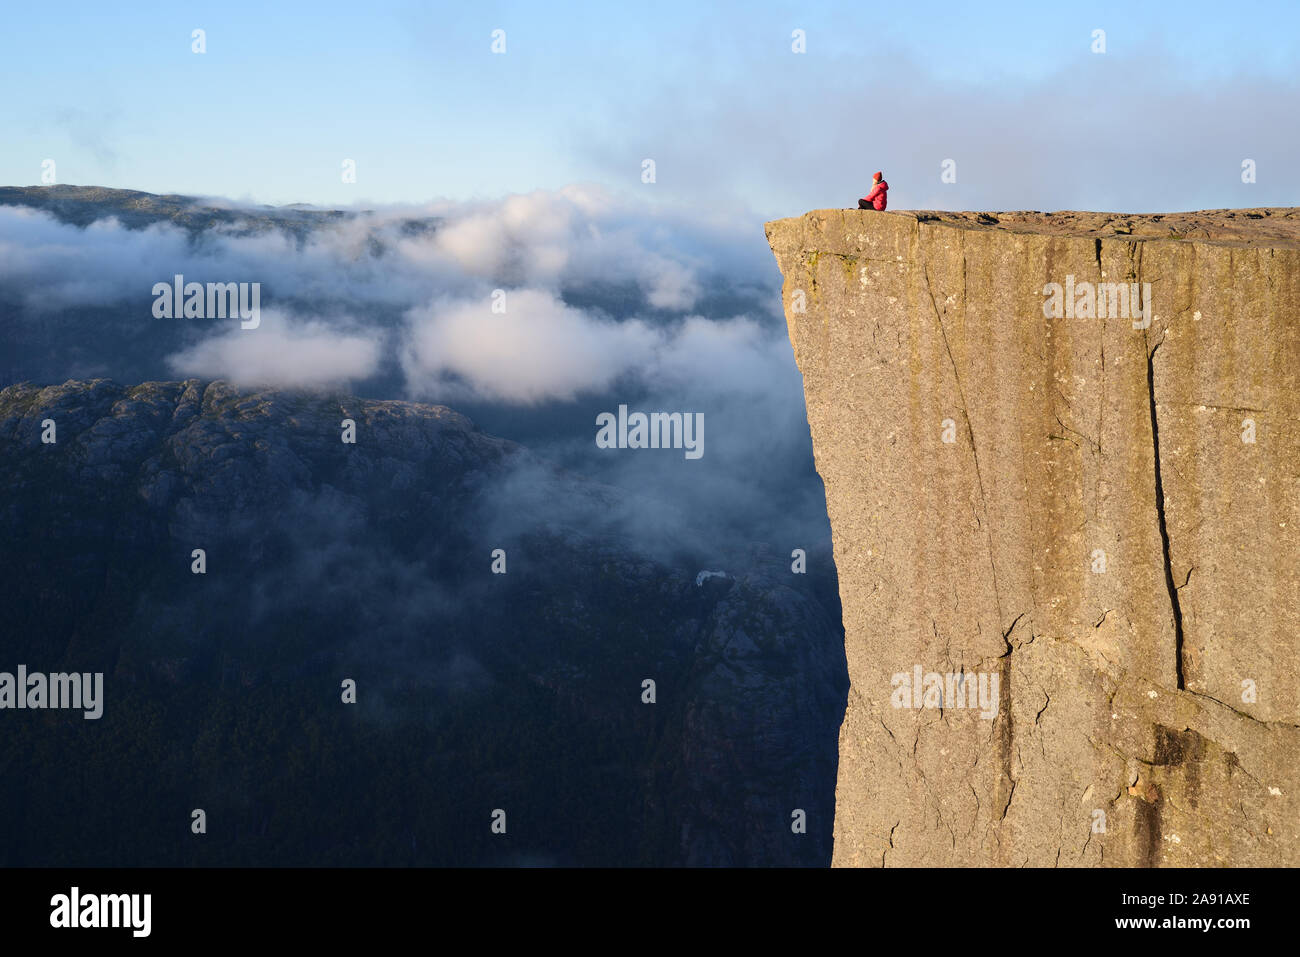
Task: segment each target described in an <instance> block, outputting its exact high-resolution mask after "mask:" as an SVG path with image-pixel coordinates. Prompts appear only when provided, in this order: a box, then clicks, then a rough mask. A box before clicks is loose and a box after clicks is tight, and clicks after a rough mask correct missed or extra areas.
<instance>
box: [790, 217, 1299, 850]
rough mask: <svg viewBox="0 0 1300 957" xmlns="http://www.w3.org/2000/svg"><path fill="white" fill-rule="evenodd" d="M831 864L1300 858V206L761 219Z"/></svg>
mask: <svg viewBox="0 0 1300 957" xmlns="http://www.w3.org/2000/svg"><path fill="white" fill-rule="evenodd" d="M766 228H767V236H768V240H769V242H770V243H771V246H772V249H773V251H774V253H775V254H776V258H777V261H778V263H779V265H780V268H781V272H782V273H783V275H784V277H785V284H784V291H783V299H784V303H785V310H786V317H787V321H788V325H789V332H790V340H791V342H792V344H793V346H794V355H795V359H796V361H797V362H798V365H799V368H800V370H801V371H802V373H803V378H804V393H805V396H806V399H807V407H808V421H809V425H810V427H811V430H812V438H813V446H814V452H815V456H816V464H817V470H818V472H819V473H820V474H821V476H822V479H823V480H824V482H825V484H826V503H827V509H828V511H829V514H830V520H831V525H832V528H833V532H834V554H835V561H836V564H837V566H838V570H839V582H840V594H841V599H842V604H843V613H844V626H845V633H846V634H845V642H846V651H847V656H848V666H849V677H850V681H851V690H850V694H849V702H848V710H847V713H846V715H845V718H844V723H843V725H842V727H841V729H840V764H839V776H838V784H837V788H836V820H835V828H834V841H835V844H834V863H835V864H836V865H874V866H881V865H888V866H896V865H959V866H961V865H966V866H981V865H1004V866H1020V865H1031V866H1049V867H1050V866H1053V865H1060V866H1067V865H1072V866H1098V865H1106V866H1112V865H1113V866H1215V865H1245V866H1254V865H1292V866H1295V865H1297V864H1300V833H1298V831H1300V766H1298V762H1297V760H1296V758H1297V755H1300V612H1298V611H1297V608H1298V607H1300V484H1298V483H1300V429H1298V428H1297V420H1298V419H1300V388H1298V386H1300V381H1298V380H1300V315H1298V314H1297V312H1298V310H1300V210H1297V209H1255V210H1218V211H1204V212H1197V213H1179V214H1168V215H1122V214H1108V213H1079V212H1062V213H1037V212H1014V213H947V212H933V213H931V212H892V211H891V212H887V213H880V212H875V211H870V210H865V211H864V210H836V209H830V210H818V211H815V212H810V213H808V214H806V215H804V216H801V217H798V218H794V219H784V220H779V221H775V222H771V223H768V224H767V227H766Z"/></svg>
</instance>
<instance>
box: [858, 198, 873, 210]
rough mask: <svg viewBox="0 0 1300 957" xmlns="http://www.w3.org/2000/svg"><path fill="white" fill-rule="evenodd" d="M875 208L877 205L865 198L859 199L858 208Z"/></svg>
mask: <svg viewBox="0 0 1300 957" xmlns="http://www.w3.org/2000/svg"><path fill="white" fill-rule="evenodd" d="M875 208H876V207H874V206H872V205H871V204H870V203H868V202H867V201H866V200H865V199H860V200H858V209H875Z"/></svg>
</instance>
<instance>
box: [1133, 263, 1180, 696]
mask: <svg viewBox="0 0 1300 957" xmlns="http://www.w3.org/2000/svg"><path fill="white" fill-rule="evenodd" d="M1140 283H1141V279H1140V278H1139V286H1138V288H1139V289H1140V288H1141V285H1140ZM1162 345H1164V340H1163V339H1161V340H1160V341H1159V342H1157V343H1156V345H1155V348H1154V349H1152V350H1151V351H1150V352H1149V353H1147V391H1148V393H1149V395H1150V397H1151V444H1152V446H1153V447H1154V449H1153V451H1154V452H1155V460H1156V463H1155V476H1156V520H1157V522H1158V523H1159V525H1160V548H1161V551H1162V552H1163V554H1164V560H1165V587H1166V588H1167V589H1168V591H1169V605H1170V607H1171V608H1172V609H1173V614H1174V674H1175V675H1176V676H1177V683H1178V690H1179V691H1183V690H1185V689H1186V687H1187V685H1186V682H1185V679H1184V676H1183V610H1182V606H1180V605H1179V604H1178V586H1177V585H1176V584H1175V583H1174V566H1173V562H1172V561H1171V560H1170V557H1169V523H1168V522H1167V521H1166V519H1165V483H1164V480H1163V478H1162V477H1161V474H1160V422H1159V417H1158V416H1157V415H1156V353H1157V352H1158V351H1159V350H1160V347H1161V346H1162Z"/></svg>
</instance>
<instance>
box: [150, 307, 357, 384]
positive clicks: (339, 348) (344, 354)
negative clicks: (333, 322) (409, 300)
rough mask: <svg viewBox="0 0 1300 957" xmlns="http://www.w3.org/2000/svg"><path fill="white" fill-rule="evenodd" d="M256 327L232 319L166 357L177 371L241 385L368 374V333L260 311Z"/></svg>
mask: <svg viewBox="0 0 1300 957" xmlns="http://www.w3.org/2000/svg"><path fill="white" fill-rule="evenodd" d="M261 319H262V321H261V324H260V325H259V326H258V327H257V328H256V329H242V328H240V326H239V324H238V323H233V324H232V325H231V326H230V327H229V328H228V329H227V331H225V332H222V333H219V334H217V335H212V336H209V337H208V338H206V339H204V340H203V341H201V342H199V343H198V344H197V345H195V346H193V347H191V348H189V349H187V350H185V351H183V352H180V353H177V354H176V355H174V356H172V357H171V358H170V359H169V360H168V364H169V365H170V366H171V368H172V370H173V371H174V372H175V373H176V374H178V375H181V376H185V377H190V376H195V377H198V378H203V379H228V380H230V381H231V382H234V383H235V384H236V385H241V386H263V385H282V386H297V387H309V386H325V385H340V384H346V383H348V382H350V381H353V380H356V379H364V378H366V377H368V376H371V375H373V374H374V372H375V370H376V368H377V367H378V365H379V359H380V352H381V350H380V342H379V341H378V339H377V338H375V334H374V333H364V332H362V333H352V334H350V333H346V332H343V331H341V330H340V329H338V328H331V327H329V326H327V325H326V324H324V323H322V322H318V321H306V322H298V321H295V320H293V319H290V318H289V317H287V316H284V315H281V314H279V313H276V312H274V311H263V313H262V317H261Z"/></svg>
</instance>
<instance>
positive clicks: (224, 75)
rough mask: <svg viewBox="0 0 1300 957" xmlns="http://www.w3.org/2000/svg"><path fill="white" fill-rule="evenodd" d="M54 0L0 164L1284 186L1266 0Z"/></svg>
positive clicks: (38, 14) (996, 204)
mask: <svg viewBox="0 0 1300 957" xmlns="http://www.w3.org/2000/svg"><path fill="white" fill-rule="evenodd" d="M58 10H59V15H58V16H51V15H50V13H49V11H48V10H47V9H46V8H42V7H41V6H40V5H38V4H17V3H13V4H7V5H6V8H5V11H4V22H3V29H0V83H3V85H4V88H5V89H6V90H7V91H8V94H7V95H6V96H5V98H4V102H3V105H0V128H3V130H4V137H3V146H2V147H0V184H5V185H35V184H38V183H40V182H41V173H42V163H43V162H44V161H45V160H53V161H54V170H55V176H56V181H57V182H59V183H73V184H82V185H87V184H93V185H99V186H113V187H122V188H130V189H140V190H146V191H149V192H157V193H165V192H178V193H186V194H195V195H205V196H224V197H228V198H231V199H237V200H247V201H252V202H256V203H270V204H276V205H279V204H286V203H296V202H301V203H311V204H315V205H324V206H350V205H361V206H372V205H379V204H388V203H423V202H428V201H431V200H434V199H440V198H441V199H449V200H457V201H470V200H483V199H494V198H499V197H503V196H506V195H509V194H516V193H528V192H530V191H533V190H538V189H543V190H556V189H560V188H562V187H564V186H567V185H572V184H591V185H597V186H599V187H600V188H602V189H605V190H607V191H610V192H612V193H614V194H620V195H626V196H628V197H637V198H640V199H644V200H647V201H649V202H652V203H666V204H680V205H683V206H687V207H690V208H695V209H698V210H708V211H717V212H719V213H724V212H725V213H728V214H730V213H746V214H752V215H754V216H759V217H762V218H763V219H768V218H776V217H779V216H785V215H796V214H798V213H801V212H803V211H805V210H807V209H809V208H821V207H827V206H852V205H856V199H857V197H858V196H861V195H865V192H866V190H867V189H868V187H869V184H870V178H871V173H872V172H874V171H875V170H877V169H880V170H882V171H884V172H885V178H886V179H887V180H888V181H889V183H890V187H891V192H890V202H891V206H892V207H894V208H948V209H1063V208H1076V209H1123V210H1127V211H1133V212H1141V211H1171V210H1178V209H1196V208H1217V207H1225V206H1267V205H1275V206H1276V205H1295V204H1296V203H1297V200H1296V198H1295V197H1296V172H1297V171H1298V170H1300V132H1297V130H1298V129H1300V123H1297V122H1296V118H1297V116H1300V86H1298V83H1300V70H1297V66H1298V65H1300V56H1298V54H1300V4H1296V3H1294V2H1277V3H1255V2H1235V3H1232V4H1222V3H1216V4H1209V3H1184V2H1179V3H1142V4H1135V3H1131V2H1121V3H1097V2H1088V3H1049V4H1043V3H1040V2H1035V3H1004V4H997V5H988V4H965V3H960V4H957V3H954V4H948V5H945V4H936V3H910V4H897V5H893V6H888V7H884V6H868V5H866V4H861V3H798V4H795V3H767V2H755V3H716V4H700V3H695V2H676V0H662V2H655V3H650V4H610V3H547V4H538V3H491V2H485V3H473V4H465V3H411V2H404V3H390V2H383V0H374V2H368V3H364V4H354V3H343V2H334V0H315V2H312V3H310V4H307V3H266V2H257V3H252V2H245V0H222V2H220V3H186V4H175V3H171V4H167V3H131V2H125V3H122V4H111V5H105V4H102V3H97V2H96V3H83V2H68V3H63V4H60V5H59V8H58ZM196 29H201V30H203V31H204V37H203V40H204V45H205V52H202V53H196V52H194V49H193V47H194V43H195V41H194V39H193V31H194V30H196ZM497 30H501V31H504V44H505V49H504V52H501V53H494V52H493V50H492V45H493V32H494V31H497ZM796 30H799V31H803V34H802V37H803V43H804V49H805V52H802V53H797V52H795V50H794V46H795V45H796V40H795V39H794V36H795V34H794V31H796ZM1096 30H1103V31H1105V36H1104V39H1105V51H1104V52H1094V49H1093V48H1094V46H1096V45H1097V39H1096V38H1095V37H1094V31H1096ZM647 159H650V160H653V161H654V164H655V166H654V173H655V176H654V181H653V182H644V181H643V169H644V161H645V160H647ZM345 160H352V161H354V163H355V169H356V176H355V182H344V181H343V179H344V176H343V163H344V161H345ZM1248 160H1250V161H1253V163H1254V168H1255V181H1254V182H1249V183H1247V182H1243V181H1242V164H1243V163H1245V162H1246V161H1248ZM946 161H951V162H950V163H948V164H947V168H949V169H951V170H953V171H954V172H955V181H952V182H945V181H944V180H943V178H942V173H943V170H944V169H945V163H946ZM950 178H952V177H951V176H950Z"/></svg>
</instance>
